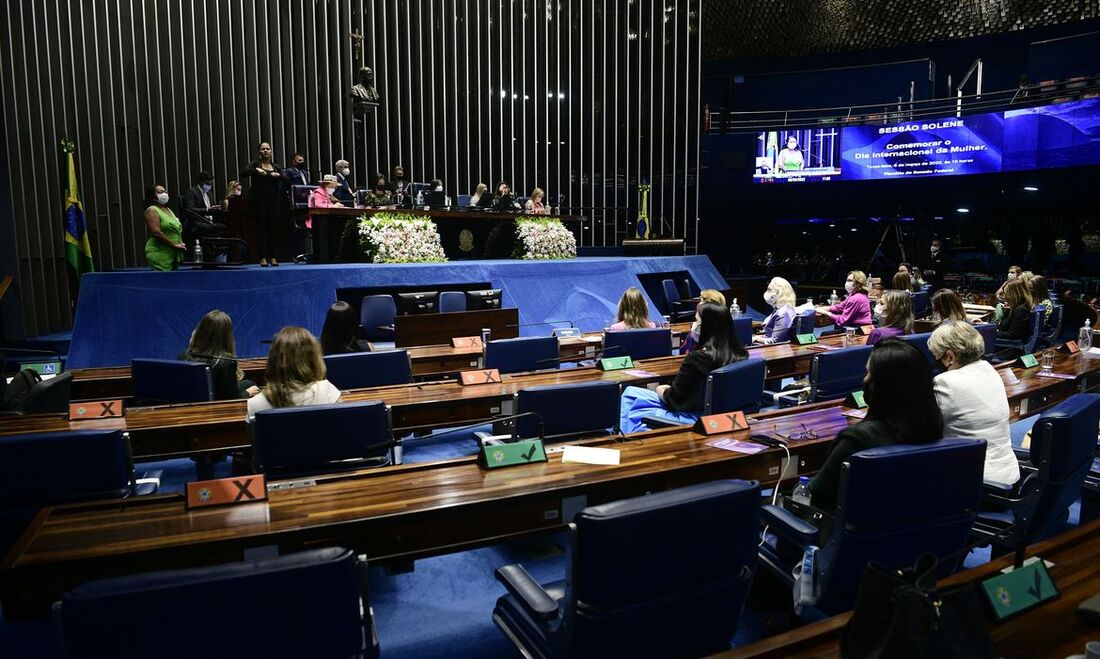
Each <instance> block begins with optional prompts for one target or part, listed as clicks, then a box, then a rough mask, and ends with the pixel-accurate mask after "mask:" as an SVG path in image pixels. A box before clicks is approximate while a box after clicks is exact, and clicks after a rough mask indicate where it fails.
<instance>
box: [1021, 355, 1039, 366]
mask: <svg viewBox="0 0 1100 659" xmlns="http://www.w3.org/2000/svg"><path fill="white" fill-rule="evenodd" d="M1020 365H1021V366H1023V367H1024V368H1035V367H1036V366H1038V365H1039V360H1038V359H1036V358H1035V355H1021V356H1020Z"/></svg>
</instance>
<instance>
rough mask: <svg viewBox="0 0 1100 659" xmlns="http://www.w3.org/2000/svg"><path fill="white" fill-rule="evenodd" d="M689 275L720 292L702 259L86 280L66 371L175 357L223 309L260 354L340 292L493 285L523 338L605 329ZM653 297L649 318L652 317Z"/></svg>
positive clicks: (319, 317)
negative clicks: (652, 280)
mask: <svg viewBox="0 0 1100 659" xmlns="http://www.w3.org/2000/svg"><path fill="white" fill-rule="evenodd" d="M683 270H686V271H688V272H689V273H691V276H692V278H693V279H694V280H695V282H696V283H697V284H698V285H699V287H700V288H725V282H724V280H723V279H722V277H721V275H719V274H718V271H717V270H716V269H715V267H714V265H713V264H712V263H711V262H710V259H708V258H707V257H705V256H687V257H653V258H578V259H574V260H570V261H474V262H465V263H440V264H417V265H316V266H293V265H284V266H282V267H279V268H259V267H247V268H240V269H230V270H222V271H204V270H196V271H180V272H174V273H162V272H148V271H121V272H107V273H94V274H89V275H85V277H84V278H83V280H82V282H81V289H80V302H79V304H78V306H77V311H76V319H75V321H74V323H73V337H72V344H71V346H70V350H69V362H68V364H69V367H70V368H89V367H95V366H118V365H123V364H128V363H129V362H130V359H131V358H134V357H161V358H174V357H175V356H176V355H178V354H179V353H180V352H182V351H183V350H184V349H185V348H186V346H187V342H188V339H189V337H190V335H191V330H192V329H193V328H194V327H195V324H196V323H197V322H198V320H199V318H201V317H202V316H203V314H205V313H206V312H208V311H210V310H211V309H221V310H222V311H225V312H226V313H228V314H229V315H230V317H231V318H232V319H233V326H234V331H235V333H236V337H237V352H238V354H239V355H240V356H242V357H257V356H262V355H264V354H266V353H267V346H266V345H265V344H263V343H261V341H263V340H265V339H270V338H271V337H272V335H274V334H275V333H276V332H277V331H279V329H280V328H281V327H283V326H285V325H301V326H303V327H306V328H308V329H309V330H311V331H312V332H313V333H314V334H320V332H321V326H322V325H323V324H324V319H325V312H326V311H327V310H328V307H329V305H330V304H332V302H333V301H335V300H336V290H337V289H339V288H356V287H372V286H409V285H419V284H423V285H424V286H425V287H427V286H431V285H432V284H442V283H462V282H486V281H488V282H492V285H493V287H494V288H500V289H502V291H503V303H504V306H507V307H518V308H519V313H520V315H519V317H520V323H521V324H522V325H524V327H521V328H520V334H521V335H524V336H532V335H545V334H548V333H549V332H550V327H549V326H547V325H540V324H539V323H544V322H545V321H548V320H570V321H572V322H573V323H574V324H576V325H577V326H578V327H580V328H581V329H582V330H584V331H596V330H599V329H602V328H603V327H605V326H606V325H608V324H609V323H610V321H611V320H612V319H613V318H614V315H615V306H616V304H617V303H618V300H619V296H620V295H622V292H623V291H624V290H626V289H627V288H629V287H631V286H638V287H639V288H641V286H640V284H639V281H638V275H639V274H647V273H655V272H675V271H683ZM657 308H658V307H657V305H655V304H654V303H653V301H652V300H650V314H651V316H656V315H657V314H658V311H657Z"/></svg>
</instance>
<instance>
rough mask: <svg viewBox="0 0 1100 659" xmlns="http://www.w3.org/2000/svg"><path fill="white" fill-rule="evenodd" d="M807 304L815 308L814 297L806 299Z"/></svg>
mask: <svg viewBox="0 0 1100 659" xmlns="http://www.w3.org/2000/svg"><path fill="white" fill-rule="evenodd" d="M806 304H807V305H809V306H811V307H812V306H814V299H813V298H812V297H808V298H806Z"/></svg>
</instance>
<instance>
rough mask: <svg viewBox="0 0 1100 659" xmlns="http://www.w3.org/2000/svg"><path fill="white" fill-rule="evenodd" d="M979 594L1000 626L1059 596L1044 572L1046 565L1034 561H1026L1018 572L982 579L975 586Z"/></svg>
mask: <svg viewBox="0 0 1100 659" xmlns="http://www.w3.org/2000/svg"><path fill="white" fill-rule="evenodd" d="M979 590H981V591H982V594H983V595H985V601H986V603H987V604H988V605H989V608H990V610H991V611H992V612H993V619H994V620H996V621H997V622H1003V621H1005V620H1007V619H1008V618H1011V617H1014V616H1016V615H1019V614H1021V613H1023V612H1025V611H1028V610H1030V609H1033V608H1035V607H1036V606H1038V605H1040V604H1042V603H1043V602H1046V601H1048V600H1052V599H1055V598H1057V597H1059V596H1060V595H1061V593H1059V592H1058V587H1057V586H1056V585H1054V580H1053V579H1051V577H1050V573H1049V572H1048V571H1047V566H1046V563H1045V562H1044V561H1043V560H1042V559H1041V558H1038V557H1036V558H1032V559H1030V560H1029V561H1026V562H1025V563H1024V564H1023V565H1022V566H1020V567H1018V568H1011V569H1009V570H1008V571H1005V572H1001V573H998V574H996V575H994V576H992V577H988V578H986V579H983V580H982V581H981V582H980V583H979Z"/></svg>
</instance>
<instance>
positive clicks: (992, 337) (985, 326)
mask: <svg viewBox="0 0 1100 659" xmlns="http://www.w3.org/2000/svg"><path fill="white" fill-rule="evenodd" d="M974 329H976V330H978V334H981V335H982V340H983V341H985V353H984V354H986V355H989V354H992V353H994V352H997V325H996V324H995V323H981V324H980V325H975V326H974Z"/></svg>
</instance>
